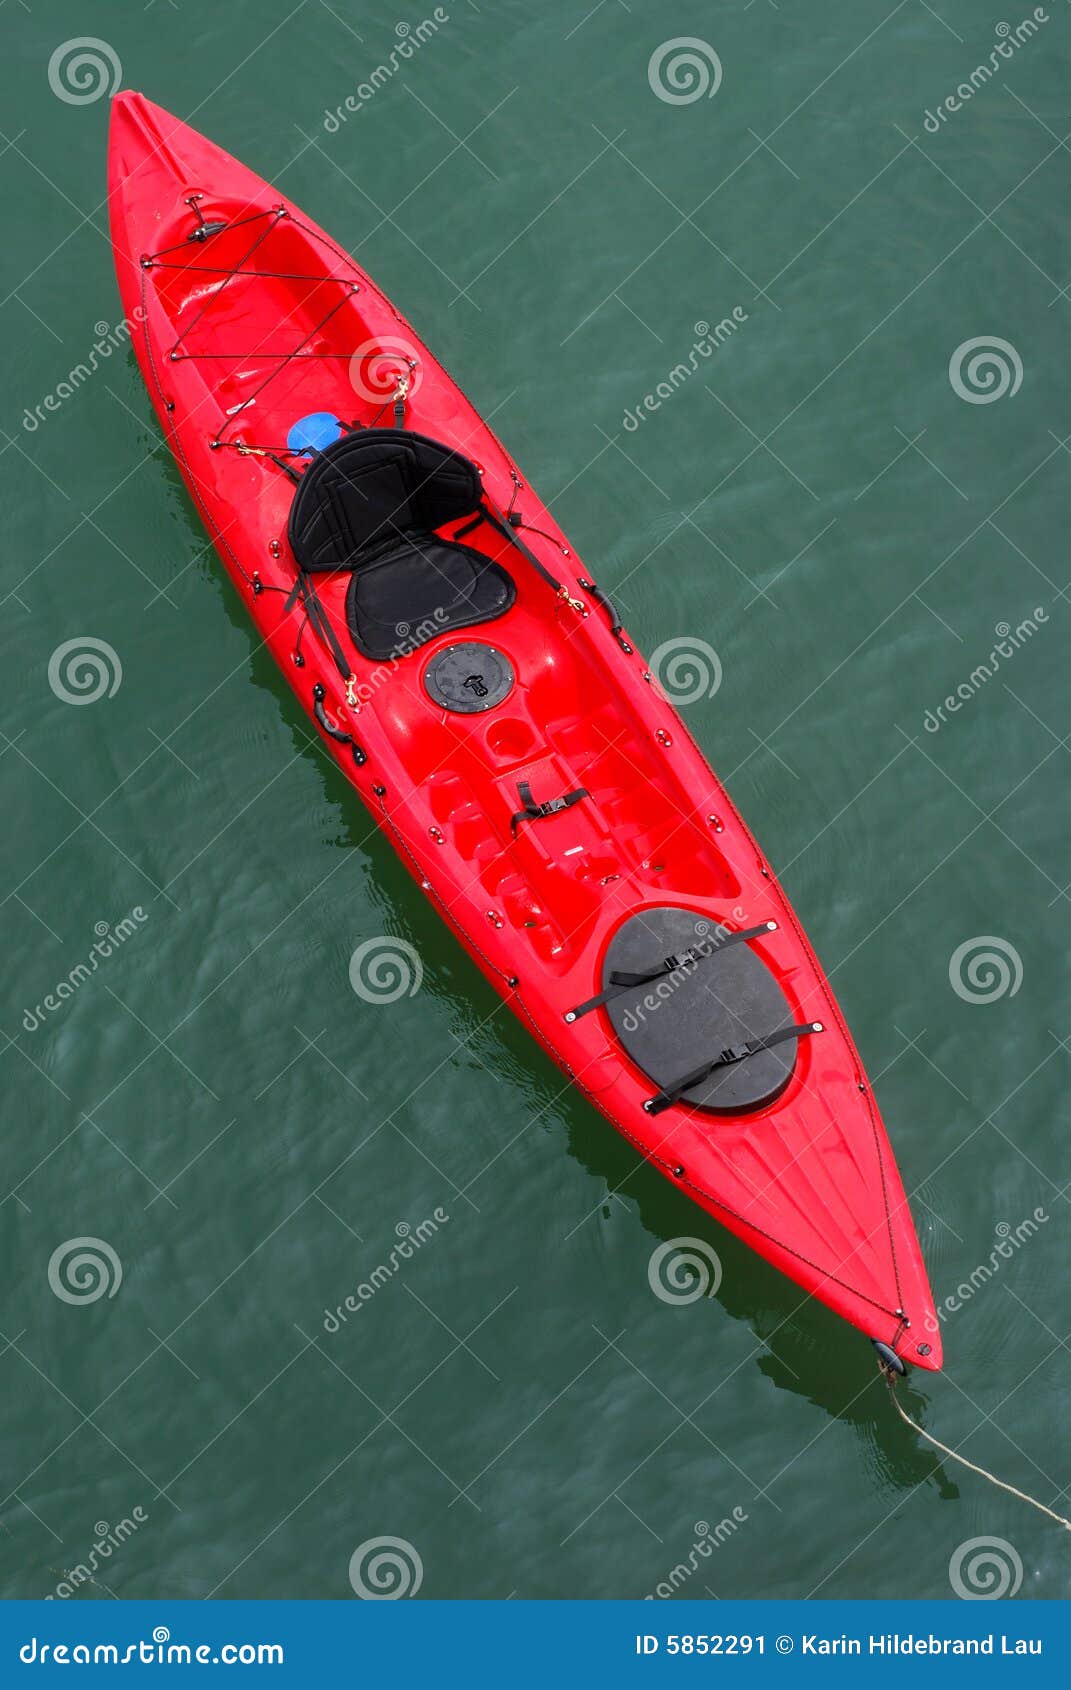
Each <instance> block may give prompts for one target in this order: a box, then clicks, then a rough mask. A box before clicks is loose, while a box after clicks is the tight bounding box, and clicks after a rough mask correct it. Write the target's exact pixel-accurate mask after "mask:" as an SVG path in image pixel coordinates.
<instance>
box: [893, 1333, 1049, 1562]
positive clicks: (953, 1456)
mask: <svg viewBox="0 0 1071 1690" xmlns="http://www.w3.org/2000/svg"><path fill="white" fill-rule="evenodd" d="M878 1367H879V1369H880V1371H881V1373H882V1374H883V1376H884V1378H885V1383H886V1384H887V1385H888V1387H889V1395H890V1397H891V1398H892V1405H893V1407H894V1408H895V1410H896V1412H897V1414H898V1415H899V1416H900V1418H901V1420H902V1421H903V1422H904V1424H905V1425H906V1426H910V1427H911V1429H912V1431H915V1432H917V1433H918V1434H919V1437H921V1438H925V1439H926V1442H927V1443H931V1444H933V1446H934V1448H935V1449H939V1450H940V1451H941V1454H942V1455H947V1456H948V1457H949V1459H950V1460H952V1461H958V1462H959V1464H960V1466H961V1467H969V1468H970V1470H971V1472H972V1473H977V1474H979V1476H980V1477H981V1478H983V1479H988V1480H989V1482H990V1484H991V1485H996V1486H997V1488H998V1489H999V1490H1006V1491H1007V1492H1008V1494H1009V1495H1010V1496H1017V1497H1018V1498H1019V1500H1020V1502H1029V1504H1030V1506H1031V1508H1036V1509H1037V1510H1038V1512H1039V1514H1047V1515H1048V1516H1049V1519H1050V1520H1055V1521H1056V1524H1057V1525H1058V1526H1063V1528H1064V1531H1065V1532H1071V1520H1065V1519H1064V1517H1063V1515H1062V1514H1057V1513H1055V1512H1054V1510H1053V1509H1051V1508H1046V1506H1045V1504H1044V1503H1043V1502H1039V1501H1038V1500H1037V1498H1036V1497H1034V1496H1027V1494H1026V1492H1025V1490H1017V1489H1016V1488H1015V1486H1014V1485H1009V1484H1005V1482H1004V1480H1003V1479H998V1478H997V1476H996V1474H995V1473H990V1472H989V1471H988V1469H987V1468H985V1467H979V1466H977V1465H976V1464H975V1463H974V1462H973V1461H968V1460H967V1457H966V1456H965V1455H960V1454H959V1453H958V1451H957V1450H954V1449H949V1447H948V1445H947V1444H943V1443H942V1442H941V1440H940V1438H935V1437H934V1435H933V1433H932V1432H927V1431H926V1429H925V1427H923V1426H920V1425H919V1423H918V1421H917V1420H912V1418H911V1416H910V1414H908V1412H907V1410H906V1409H905V1408H903V1407H902V1405H901V1403H900V1399H899V1398H898V1397H897V1395H896V1376H895V1375H894V1373H893V1371H892V1369H891V1368H888V1367H886V1366H885V1364H884V1362H880V1361H879V1363H878Z"/></svg>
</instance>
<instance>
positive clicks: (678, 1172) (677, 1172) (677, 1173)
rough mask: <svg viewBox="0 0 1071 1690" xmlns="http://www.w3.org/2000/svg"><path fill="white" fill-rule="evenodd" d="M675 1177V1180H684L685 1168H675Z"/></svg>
mask: <svg viewBox="0 0 1071 1690" xmlns="http://www.w3.org/2000/svg"><path fill="white" fill-rule="evenodd" d="M673 1177H674V1179H683V1178H684V1169H683V1168H674V1170H673Z"/></svg>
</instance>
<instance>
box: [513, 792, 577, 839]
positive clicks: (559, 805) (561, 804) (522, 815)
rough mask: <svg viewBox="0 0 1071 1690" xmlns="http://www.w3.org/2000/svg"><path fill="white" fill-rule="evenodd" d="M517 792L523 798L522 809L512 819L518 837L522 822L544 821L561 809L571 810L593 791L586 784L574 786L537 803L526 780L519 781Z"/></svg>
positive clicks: (514, 832)
mask: <svg viewBox="0 0 1071 1690" xmlns="http://www.w3.org/2000/svg"><path fill="white" fill-rule="evenodd" d="M517 794H518V796H519V798H520V800H521V806H522V807H521V809H519V810H515V811H514V812H513V816H512V818H511V820H510V830H511V832H512V833H513V835H514V838H516V835H517V829H518V827H519V826H520V825H521V823H522V822H524V821H528V822H538V821H543V820H544V819H545V818H546V817H547V816H554V815H557V813H558V811H559V810H571V809H572V807H573V805H574V804H579V802H580V800H581V799H582V798H590V797H591V793H590V792H589V791H588V789H587V787H586V786H577V787H574V788H573V790H572V792H563V793H562V795H561V797H560V798H548V799H547V801H546V803H545V804H537V803H536V801H535V799H534V798H533V797H532V788H531V786H530V785H529V783H528V782H527V781H526V780H519V781H518V782H517Z"/></svg>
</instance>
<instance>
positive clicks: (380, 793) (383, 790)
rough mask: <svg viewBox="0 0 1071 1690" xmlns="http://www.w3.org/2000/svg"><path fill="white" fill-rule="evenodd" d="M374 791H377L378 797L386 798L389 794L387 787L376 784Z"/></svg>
mask: <svg viewBox="0 0 1071 1690" xmlns="http://www.w3.org/2000/svg"><path fill="white" fill-rule="evenodd" d="M372 791H373V792H374V793H375V795H376V797H377V798H385V797H386V796H387V789H386V787H385V786H374V787H373V788H372Z"/></svg>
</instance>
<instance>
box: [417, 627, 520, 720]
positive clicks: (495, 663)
mask: <svg viewBox="0 0 1071 1690" xmlns="http://www.w3.org/2000/svg"><path fill="white" fill-rule="evenodd" d="M513 681H514V675H513V665H512V664H511V663H510V660H509V658H508V657H505V656H503V654H502V652H500V651H497V650H496V649H495V647H494V646H493V645H483V644H482V643H481V642H480V641H478V640H465V641H463V642H462V644H461V645H448V646H445V647H444V648H443V650H442V651H440V652H438V653H437V654H436V655H435V656H434V657H433V658H432V660H431V662H430V663H429V664H428V666H427V668H426V669H425V671H424V685H425V687H426V688H427V690H428V693H429V695H430V696H431V697H432V698H433V699H434V700H435V702H436V704H441V705H442V707H443V709H444V710H456V711H458V712H459V713H460V714H461V715H462V716H474V715H476V714H477V712H479V711H481V710H493V709H494V707H495V705H496V704H501V703H502V700H503V699H504V698H508V697H509V695H510V693H511V692H512V691H513Z"/></svg>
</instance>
